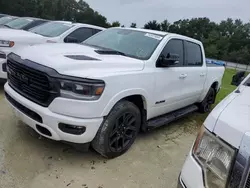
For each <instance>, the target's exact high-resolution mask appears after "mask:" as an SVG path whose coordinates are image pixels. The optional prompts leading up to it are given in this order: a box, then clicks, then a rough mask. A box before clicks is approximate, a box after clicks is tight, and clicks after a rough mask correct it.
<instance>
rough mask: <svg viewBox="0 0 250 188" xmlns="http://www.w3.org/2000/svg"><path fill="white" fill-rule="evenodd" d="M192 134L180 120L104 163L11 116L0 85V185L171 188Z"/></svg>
mask: <svg viewBox="0 0 250 188" xmlns="http://www.w3.org/2000/svg"><path fill="white" fill-rule="evenodd" d="M196 132H197V122H196V121H194V120H189V119H182V120H180V121H177V122H175V123H172V124H171V125H168V126H165V127H162V128H159V129H157V130H154V131H152V132H150V133H144V134H140V135H139V136H138V139H137V140H136V142H135V143H134V145H133V146H132V148H131V149H130V150H129V151H128V152H127V153H125V154H124V155H123V156H121V157H119V158H116V159H112V160H106V159H104V158H103V157H101V156H100V155H99V154H97V153H95V152H94V151H92V150H90V151H89V152H86V153H82V152H77V151H76V150H74V149H73V148H71V147H70V146H68V145H65V144H63V143H61V142H55V141H52V140H48V139H46V138H43V137H40V136H39V135H37V134H35V133H34V132H33V131H32V130H31V129H30V128H28V126H26V125H24V124H23V123H22V122H20V121H19V120H18V119H16V118H15V117H14V115H13V113H12V111H11V109H10V107H9V106H8V104H7V102H6V101H5V99H4V95H3V86H0V187H1V188H44V187H46V188H55V187H60V188H63V187H70V188H87V187H88V188H175V187H176V183H177V178H178V175H179V173H180V170H181V167H182V165H183V163H184V160H185V158H186V155H187V153H188V152H189V150H190V147H191V145H192V143H193V141H194V139H195V135H196Z"/></svg>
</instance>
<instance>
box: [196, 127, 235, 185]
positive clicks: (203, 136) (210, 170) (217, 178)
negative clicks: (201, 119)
mask: <svg viewBox="0 0 250 188" xmlns="http://www.w3.org/2000/svg"><path fill="white" fill-rule="evenodd" d="M193 155H194V157H195V158H196V160H198V162H199V163H200V165H201V166H202V168H203V171H204V175H205V181H206V186H207V187H209V188H224V187H226V183H227V178H228V174H229V171H230V169H231V165H232V161H233V160H234V156H235V150H234V149H233V148H232V147H230V146H229V145H227V144H225V143H224V142H223V141H222V140H220V139H219V138H218V137H216V136H215V135H213V134H212V133H210V132H209V131H208V130H205V129H204V128H203V129H202V130H201V132H200V133H199V135H198V137H197V139H196V142H195V144H194V148H193Z"/></svg>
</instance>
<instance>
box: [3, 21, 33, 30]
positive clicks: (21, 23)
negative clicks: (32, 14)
mask: <svg viewBox="0 0 250 188" xmlns="http://www.w3.org/2000/svg"><path fill="white" fill-rule="evenodd" d="M32 21H33V20H32V19H29V18H18V19H16V20H13V21H11V22H9V23H7V24H5V26H7V27H10V28H12V29H21V28H23V27H24V26H26V25H28V24H29V23H31V22H32Z"/></svg>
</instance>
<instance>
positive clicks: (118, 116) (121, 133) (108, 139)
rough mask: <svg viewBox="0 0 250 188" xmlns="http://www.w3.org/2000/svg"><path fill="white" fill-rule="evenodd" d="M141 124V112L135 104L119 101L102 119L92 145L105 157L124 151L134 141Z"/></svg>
mask: <svg viewBox="0 0 250 188" xmlns="http://www.w3.org/2000/svg"><path fill="white" fill-rule="evenodd" d="M140 126H141V113H140V110H139V109H138V107H137V106H136V105H134V104H133V103H131V102H129V101H126V100H122V101H119V102H118V103H117V104H116V105H115V106H114V107H113V109H112V110H111V112H110V113H109V115H108V116H107V117H106V118H105V119H104V121H103V123H102V125H101V127H100V128H99V130H98V132H97V134H96V136H95V138H94V140H93V141H92V143H91V144H92V147H93V148H94V150H96V151H97V152H98V153H100V154H101V155H102V156H104V157H106V158H115V157H118V156H120V155H122V154H123V153H125V152H126V151H127V150H128V149H129V148H130V147H131V145H132V144H133V143H134V141H135V139H136V137H137V134H138V132H139V130H140Z"/></svg>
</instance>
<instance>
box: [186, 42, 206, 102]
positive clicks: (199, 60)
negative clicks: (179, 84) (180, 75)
mask: <svg viewBox="0 0 250 188" xmlns="http://www.w3.org/2000/svg"><path fill="white" fill-rule="evenodd" d="M184 49H185V67H186V74H187V77H186V78H185V79H184V80H183V81H184V83H183V88H182V95H183V97H184V99H185V100H184V101H183V103H185V106H186V105H189V104H193V103H195V102H197V100H198V99H199V97H200V95H201V93H202V91H203V88H204V83H205V79H206V73H207V72H206V65H205V60H204V59H203V58H204V57H203V53H202V48H201V46H200V45H199V44H197V43H193V42H190V41H184Z"/></svg>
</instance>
